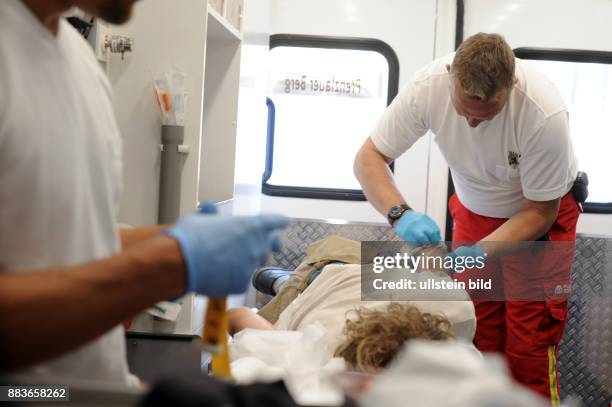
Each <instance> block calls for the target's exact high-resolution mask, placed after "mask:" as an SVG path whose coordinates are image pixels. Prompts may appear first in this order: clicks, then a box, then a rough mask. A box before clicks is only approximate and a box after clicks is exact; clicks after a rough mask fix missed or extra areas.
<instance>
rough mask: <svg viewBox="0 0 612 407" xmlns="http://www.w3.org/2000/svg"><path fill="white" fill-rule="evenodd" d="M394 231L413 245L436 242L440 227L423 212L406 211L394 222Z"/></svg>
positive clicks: (438, 237)
mask: <svg viewBox="0 0 612 407" xmlns="http://www.w3.org/2000/svg"><path fill="white" fill-rule="evenodd" d="M395 232H396V233H397V235H398V236H399V237H400V238H402V239H403V240H405V241H406V242H408V243H410V244H412V245H415V246H423V245H433V244H438V243H439V242H440V241H441V240H442V238H441V237H440V228H438V225H436V222H434V221H433V219H431V218H430V217H429V216H427V215H426V214H424V213H420V212H415V211H408V212H406V213H404V215H402V217H401V218H399V220H398V221H397V222H396V223H395Z"/></svg>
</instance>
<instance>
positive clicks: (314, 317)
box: [274, 264, 476, 352]
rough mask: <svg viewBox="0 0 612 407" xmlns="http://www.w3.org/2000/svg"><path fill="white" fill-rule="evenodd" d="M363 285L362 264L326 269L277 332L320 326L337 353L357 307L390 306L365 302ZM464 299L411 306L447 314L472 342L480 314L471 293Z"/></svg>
mask: <svg viewBox="0 0 612 407" xmlns="http://www.w3.org/2000/svg"><path fill="white" fill-rule="evenodd" d="M449 280H450V278H449ZM361 284H362V278H361V265H359V264H346V265H344V264H330V265H328V266H326V267H325V268H324V269H323V271H322V272H321V274H320V275H319V276H318V277H317V278H316V279H315V280H314V281H313V282H312V284H310V286H308V288H307V289H306V290H304V292H303V293H302V294H301V295H300V296H299V297H297V298H296V299H295V300H293V302H292V303H291V304H289V306H288V307H287V308H285V310H284V311H283V312H282V313H281V314H280V316H279V318H278V321H277V322H276V324H274V329H277V330H290V331H302V330H304V329H306V328H307V327H308V326H311V325H312V324H315V323H320V324H321V325H323V327H324V328H325V329H326V331H327V344H328V346H329V348H330V349H331V350H332V352H333V351H334V350H335V349H336V348H337V347H338V345H339V344H340V343H341V342H342V340H343V336H342V330H343V329H344V325H345V321H346V315H347V312H349V311H351V310H353V309H357V308H367V309H376V310H380V309H385V308H387V306H388V305H389V301H361ZM453 295H455V294H453ZM455 298H456V295H455ZM464 298H465V301H453V300H443V299H442V298H441V297H440V296H439V297H438V299H439V300H438V301H410V304H412V305H414V306H415V307H417V308H418V309H419V310H420V311H421V312H429V313H433V314H443V315H444V316H446V317H447V318H448V320H449V321H450V322H451V323H452V325H453V331H454V333H455V336H456V337H457V338H458V339H462V340H464V341H466V342H471V341H472V340H473V339H474V333H475V331H476V314H475V312H474V305H473V304H472V302H471V301H470V300H469V295H468V294H467V292H466V293H465V296H464Z"/></svg>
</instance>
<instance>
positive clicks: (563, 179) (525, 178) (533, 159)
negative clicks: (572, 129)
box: [520, 111, 574, 202]
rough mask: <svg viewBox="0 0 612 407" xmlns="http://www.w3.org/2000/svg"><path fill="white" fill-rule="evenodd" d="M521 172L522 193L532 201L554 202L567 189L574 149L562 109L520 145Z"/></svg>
mask: <svg viewBox="0 0 612 407" xmlns="http://www.w3.org/2000/svg"><path fill="white" fill-rule="evenodd" d="M521 150H522V156H521V158H520V175H521V185H522V187H523V195H524V196H525V198H527V199H529V200H532V201H538V202H543V201H552V200H553V199H557V198H561V197H562V196H563V195H565V194H566V193H567V192H568V185H571V182H572V181H573V180H570V179H569V172H570V168H571V166H572V160H573V158H574V157H572V151H573V150H572V148H571V139H570V134H569V123H568V115H567V112H566V111H561V112H559V113H556V114H554V115H553V116H551V117H549V118H548V120H547V121H546V123H545V124H544V125H543V126H542V127H541V128H540V129H539V130H537V131H536V132H535V133H534V134H533V135H532V136H531V137H529V138H528V139H527V140H526V143H525V146H524V147H523V148H521Z"/></svg>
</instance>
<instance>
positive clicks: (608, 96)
mask: <svg viewBox="0 0 612 407" xmlns="http://www.w3.org/2000/svg"><path fill="white" fill-rule="evenodd" d="M515 54H516V56H517V57H518V58H521V59H530V60H531V61H530V63H532V64H534V65H535V66H536V67H537V68H538V69H539V70H540V72H542V73H543V74H545V75H546V76H548V78H550V80H551V81H552V82H553V83H554V84H555V85H556V86H557V88H558V89H559V91H560V92H561V95H562V96H563V99H564V100H565V103H566V105H567V107H568V110H569V114H570V131H571V135H572V139H573V142H574V149H575V151H576V155H577V156H578V161H579V170H580V171H584V172H586V173H587V174H588V176H589V198H588V201H587V203H586V205H584V209H585V211H586V212H592V213H612V182H610V174H612V159H610V151H612V121H611V120H610V118H611V117H612V53H608V52H600V51H579V50H550V49H535V48H519V49H517V50H515Z"/></svg>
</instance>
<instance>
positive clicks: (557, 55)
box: [514, 47, 612, 214]
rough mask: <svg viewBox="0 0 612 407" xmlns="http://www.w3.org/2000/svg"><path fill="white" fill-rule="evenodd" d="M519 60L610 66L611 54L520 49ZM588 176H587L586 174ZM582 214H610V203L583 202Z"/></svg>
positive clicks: (575, 50)
mask: <svg viewBox="0 0 612 407" xmlns="http://www.w3.org/2000/svg"><path fill="white" fill-rule="evenodd" d="M514 55H515V56H516V57H517V58H520V59H526V60H536V61H559V62H576V63H596V64H608V65H612V52H606V51H591V50H580V49H566V48H537V47H520V48H516V49H515V50H514ZM587 175H588V174H587ZM582 209H583V210H584V213H596V214H612V202H588V201H587V202H585V203H584V204H582Z"/></svg>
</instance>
